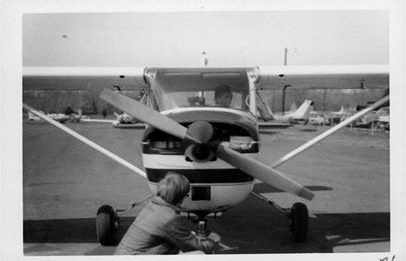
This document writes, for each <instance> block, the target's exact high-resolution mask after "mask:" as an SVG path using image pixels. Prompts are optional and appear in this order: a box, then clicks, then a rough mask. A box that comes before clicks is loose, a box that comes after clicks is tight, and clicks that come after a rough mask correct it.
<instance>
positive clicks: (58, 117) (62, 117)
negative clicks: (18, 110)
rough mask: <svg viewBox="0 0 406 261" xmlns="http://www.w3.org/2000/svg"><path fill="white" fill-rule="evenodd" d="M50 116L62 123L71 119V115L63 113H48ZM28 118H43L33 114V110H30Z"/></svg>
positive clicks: (36, 119)
mask: <svg viewBox="0 0 406 261" xmlns="http://www.w3.org/2000/svg"><path fill="white" fill-rule="evenodd" d="M42 113H44V112H42ZM46 115H47V116H48V117H49V118H51V119H53V120H55V121H57V122H60V123H64V122H66V121H68V120H69V116H68V115H66V114H63V113H48V114H46ZM28 120H30V121H42V119H41V118H40V117H38V116H36V115H35V114H33V113H32V112H30V111H28Z"/></svg>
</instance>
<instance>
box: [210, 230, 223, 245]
mask: <svg viewBox="0 0 406 261" xmlns="http://www.w3.org/2000/svg"><path fill="white" fill-rule="evenodd" d="M207 238H208V239H210V240H211V241H213V242H214V243H216V244H217V243H219V242H220V241H221V237H220V236H219V234H217V233H216V232H211V233H210V234H209V235H208V236H207Z"/></svg>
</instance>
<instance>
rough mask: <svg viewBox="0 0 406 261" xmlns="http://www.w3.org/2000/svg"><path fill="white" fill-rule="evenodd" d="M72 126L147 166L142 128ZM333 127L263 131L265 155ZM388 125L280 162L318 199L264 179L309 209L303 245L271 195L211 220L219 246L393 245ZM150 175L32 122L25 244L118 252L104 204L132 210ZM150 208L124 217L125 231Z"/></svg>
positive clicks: (290, 249)
mask: <svg viewBox="0 0 406 261" xmlns="http://www.w3.org/2000/svg"><path fill="white" fill-rule="evenodd" d="M66 125H67V126H68V127H70V128H72V129H73V130H75V131H77V132H79V133H80V134H82V135H84V136H86V137H88V138H89V139H91V140H93V141H94V142H96V143H98V144H99V145H102V146H104V147H105V148H107V149H109V150H111V151H112V152H114V153H116V154H118V155H119V156H121V157H123V158H124V159H126V160H128V161H129V162H131V163H133V164H135V165H137V166H139V167H142V161H141V146H140V140H141V137H142V133H143V130H141V129H117V128H112V126H111V125H110V124H102V123H83V124H79V123H67V124H66ZM326 129H327V127H314V126H293V127H290V128H288V129H269V130H261V146H260V150H261V154H260V160H261V161H262V162H264V163H266V164H269V165H271V164H272V162H275V161H276V160H278V159H279V158H280V157H282V156H283V155H285V154H286V153H288V152H290V151H292V150H293V149H295V148H296V147H298V146H300V145H302V144H303V143H305V142H306V141H308V140H310V139H311V138H312V137H315V136H316V135H318V134H320V133H321V132H322V131H325V130H326ZM389 151H390V150H389V133H385V132H374V133H371V132H368V131H357V130H354V129H352V130H351V129H349V128H344V129H343V130H340V131H339V132H338V133H337V134H335V135H333V136H331V137H329V138H327V139H326V140H324V141H323V142H322V143H320V144H318V145H316V146H314V147H312V148H311V149H309V150H308V151H306V152H304V153H303V154H301V155H299V156H298V157H296V158H294V159H292V160H290V161H289V162H287V163H285V164H284V165H282V166H281V167H278V170H280V171H282V172H283V173H285V174H287V175H288V176H289V177H291V178H292V179H294V180H296V181H297V182H299V183H301V184H303V185H304V186H306V187H307V188H308V189H310V190H311V191H313V192H314V193H315V197H314V199H313V200H312V201H310V202H309V201H306V200H302V199H300V198H298V197H296V196H293V195H290V194H288V193H285V192H282V191H279V190H278V189H275V188H273V187H271V186H268V185H265V184H263V183H257V184H256V185H255V187H254V191H255V192H257V193H260V194H261V195H263V196H265V197H266V198H268V199H270V200H272V201H274V202H275V203H277V204H279V205H280V206H281V207H291V206H292V204H293V203H294V202H297V201H299V202H303V203H305V204H306V205H307V207H308V209H309V212H310V219H309V234H308V239H307V240H306V242H304V243H294V242H292V241H291V239H290V233H289V231H288V223H287V220H286V218H284V217H283V216H281V215H280V214H277V213H275V212H274V211H272V208H271V207H270V206H269V205H268V204H267V203H266V202H264V201H261V200H259V199H258V198H256V197H253V196H249V197H248V198H247V199H246V200H245V201H244V202H243V203H241V204H240V205H238V206H236V207H234V208H232V209H230V210H229V211H227V212H225V213H223V215H222V216H221V217H219V218H216V219H210V220H209V222H208V226H209V229H211V230H214V231H216V232H217V233H219V234H220V235H221V237H222V242H223V243H224V244H225V245H227V246H229V247H230V248H229V249H228V250H224V249H217V250H216V252H215V253H216V254H254V253H255V254H269V253H364V252H387V251H390V198H389V194H390V189H389V182H390V175H389V174H390V171H389ZM149 193H150V192H149V188H148V187H147V182H146V180H145V179H144V178H142V177H140V176H137V174H133V173H131V172H130V171H129V170H128V169H126V168H125V167H122V166H120V165H119V164H118V163H116V162H114V161H113V160H111V159H108V158H106V157H105V156H104V155H102V154H100V153H98V152H96V151H94V150H93V149H92V148H89V147H88V146H86V145H84V144H83V143H81V142H80V141H77V140H76V139H74V138H73V137H71V136H68V135H67V134H65V133H63V132H62V131H60V130H58V129H56V128H55V127H53V126H51V125H49V124H47V123H44V122H28V121H24V123H23V219H24V220H23V233H24V235H23V237H24V240H23V245H24V246H23V249H24V255H26V256H56V255H57V256H60V255H67V256H70V255H75V256H76V255H111V254H113V253H114V251H115V246H109V247H106V246H101V245H100V244H99V243H98V242H97V237H96V229H95V217H96V212H97V209H98V208H99V207H100V206H102V205H104V204H109V205H112V206H113V207H115V208H125V207H127V206H128V205H130V204H131V203H132V202H134V201H138V200H140V199H143V198H144V197H146V196H148V194H149ZM141 207H142V206H139V207H136V208H135V209H133V210H132V211H130V212H129V213H128V214H127V215H126V216H125V217H123V218H122V222H121V226H120V231H119V233H121V235H122V234H124V233H125V231H126V229H127V228H128V226H129V225H130V224H131V222H132V221H133V219H134V218H135V217H136V215H137V213H138V211H139V210H140V208H141Z"/></svg>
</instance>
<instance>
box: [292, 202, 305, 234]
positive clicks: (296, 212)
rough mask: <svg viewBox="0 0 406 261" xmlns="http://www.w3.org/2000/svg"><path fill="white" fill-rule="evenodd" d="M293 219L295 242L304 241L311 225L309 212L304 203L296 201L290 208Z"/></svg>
mask: <svg viewBox="0 0 406 261" xmlns="http://www.w3.org/2000/svg"><path fill="white" fill-rule="evenodd" d="M290 214H291V219H292V227H291V229H292V239H293V241H295V242H304V241H306V238H307V229H308V225H309V212H308V211H307V207H306V205H305V204H303V203H299V202H297V203H295V204H293V206H292V209H291V210H290Z"/></svg>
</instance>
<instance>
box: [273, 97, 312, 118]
mask: <svg viewBox="0 0 406 261" xmlns="http://www.w3.org/2000/svg"><path fill="white" fill-rule="evenodd" d="M311 105H312V101H311V100H305V101H304V102H303V103H302V105H300V107H299V108H298V109H297V110H295V111H290V112H287V113H285V114H283V115H282V114H276V113H273V114H272V116H273V119H274V120H275V121H279V122H288V123H292V124H293V123H299V122H307V121H308V120H309V117H310V111H311V108H312V107H311Z"/></svg>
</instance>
